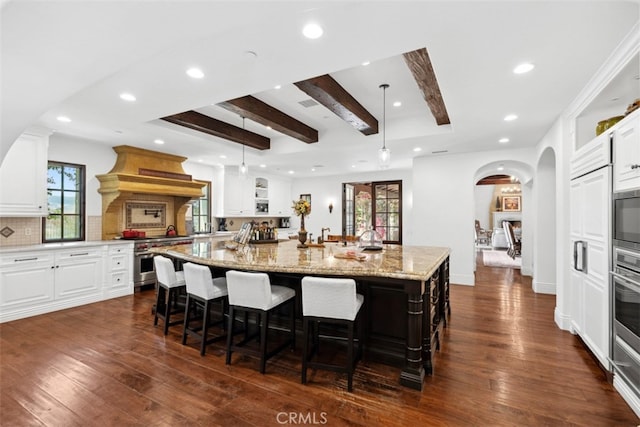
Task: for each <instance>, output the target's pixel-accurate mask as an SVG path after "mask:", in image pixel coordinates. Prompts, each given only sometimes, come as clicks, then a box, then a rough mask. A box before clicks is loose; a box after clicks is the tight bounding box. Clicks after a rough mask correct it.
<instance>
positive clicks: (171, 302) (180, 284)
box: [153, 255, 186, 335]
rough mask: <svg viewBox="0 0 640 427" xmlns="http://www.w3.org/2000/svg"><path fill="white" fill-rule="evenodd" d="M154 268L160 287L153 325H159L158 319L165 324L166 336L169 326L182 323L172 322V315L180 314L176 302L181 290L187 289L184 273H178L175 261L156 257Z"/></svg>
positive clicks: (157, 292)
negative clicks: (174, 264)
mask: <svg viewBox="0 0 640 427" xmlns="http://www.w3.org/2000/svg"><path fill="white" fill-rule="evenodd" d="M153 267H154V269H155V271H156V279H157V283H158V287H157V290H156V310H155V315H154V317H153V325H154V326H156V325H157V324H158V318H160V319H162V320H163V322H164V334H165V335H167V334H168V333H169V326H173V325H177V324H180V323H182V319H180V320H175V321H171V320H170V318H171V315H172V314H176V313H178V312H179V311H178V309H177V308H178V307H177V303H176V300H177V298H178V293H179V292H180V290H182V289H185V286H186V285H185V282H184V272H182V271H176V270H175V267H174V266H173V261H171V260H170V259H169V258H167V257H163V256H161V255H156V256H154V257H153Z"/></svg>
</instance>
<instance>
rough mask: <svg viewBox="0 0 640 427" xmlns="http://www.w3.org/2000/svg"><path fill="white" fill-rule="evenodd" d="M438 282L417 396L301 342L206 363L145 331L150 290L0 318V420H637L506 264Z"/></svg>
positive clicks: (215, 355) (376, 368)
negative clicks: (444, 297)
mask: <svg viewBox="0 0 640 427" xmlns="http://www.w3.org/2000/svg"><path fill="white" fill-rule="evenodd" d="M476 277H477V285H476V286H475V287H468V286H457V285H453V286H452V287H451V306H452V316H451V318H450V320H449V323H448V327H447V328H446V329H445V331H444V333H443V335H442V336H441V349H440V351H439V352H438V353H437V355H436V357H435V368H434V376H432V377H428V378H427V379H426V380H425V387H424V390H423V391H422V392H418V391H414V390H410V389H407V388H404V387H401V386H400V385H399V384H398V375H399V370H398V369H395V368H391V367H388V366H384V365H380V364H375V363H370V362H367V361H366V360H365V361H363V362H361V363H360V364H359V365H358V368H357V371H356V373H355V376H354V390H355V392H354V393H348V392H346V378H345V376H343V375H340V374H335V373H331V372H324V371H318V372H312V371H310V376H309V380H310V383H309V384H308V385H306V386H304V385H301V384H300V366H301V363H300V350H299V348H300V347H301V346H298V350H297V351H296V352H291V351H288V350H286V351H285V352H284V353H282V354H281V355H278V356H276V357H274V359H272V360H271V361H270V362H269V363H268V364H267V373H266V374H265V375H261V374H260V373H259V372H258V363H257V360H255V359H252V358H249V357H241V356H234V358H233V361H232V364H231V365H230V366H227V365H225V364H224V356H223V346H222V344H213V345H211V346H210V347H209V348H208V349H207V354H206V356H205V357H200V355H199V351H198V348H197V345H196V344H195V343H193V342H191V345H189V344H188V345H187V346H183V345H181V344H180V335H179V333H180V332H181V327H172V328H171V329H170V333H169V335H168V336H166V337H165V336H164V335H163V334H162V328H161V327H155V328H154V327H153V316H152V315H151V307H152V304H153V294H154V292H153V290H149V291H143V292H140V293H137V294H135V295H134V296H130V297H124V298H119V299H115V300H110V301H106V302H101V303H98V304H92V305H87V306H84V307H80V308H74V309H70V310H64V311H60V312H56V313H51V314H47V315H43V316H37V317H33V318H29V319H23V320H18V321H14V322H8V323H4V324H2V325H0V369H1V370H0V375H1V376H0V381H1V383H0V384H1V390H0V424H2V425H3V426H27V425H36V426H37V425H46V426H65V427H67V426H76V425H77V426H130V425H131V426H133V425H135V426H177V425H181V426H182V425H206V426H216V425H219V426H267V425H274V426H277V425H283V424H284V425H292V424H293V425H295V424H319V425H330V426H336V425H337V426H340V425H366V426H369V427H371V426H408V425H414V426H439V425H442V426H445V425H446V426H503V425H504V426H542V425H547V426H555V425H576V426H636V425H638V424H640V420H638V418H637V417H636V416H635V415H634V413H633V412H632V411H631V409H630V408H629V407H628V406H627V405H626V403H625V402H624V401H623V400H622V398H621V397H620V396H619V395H618V394H617V393H616V391H615V390H614V389H613V387H612V386H611V385H610V384H609V383H607V381H606V378H605V375H604V374H603V373H602V372H601V371H600V370H599V368H598V366H597V365H596V363H595V362H594V360H593V359H592V357H591V356H590V355H589V353H588V352H587V351H586V350H585V348H584V347H583V345H582V344H581V342H580V341H579V339H578V338H576V337H574V336H573V335H571V334H570V333H568V332H565V331H561V330H559V329H558V328H557V327H556V325H555V324H554V322H553V310H554V306H555V297H554V296H549V295H535V294H534V293H533V292H532V291H531V280H530V278H527V277H522V276H521V275H520V271H519V270H513V269H509V268H487V267H483V266H482V265H479V266H478V270H477V274H476Z"/></svg>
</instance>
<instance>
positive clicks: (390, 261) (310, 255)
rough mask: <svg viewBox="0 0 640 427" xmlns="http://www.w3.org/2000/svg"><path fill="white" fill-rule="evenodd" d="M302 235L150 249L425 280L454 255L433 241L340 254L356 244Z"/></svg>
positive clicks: (240, 265)
mask: <svg viewBox="0 0 640 427" xmlns="http://www.w3.org/2000/svg"><path fill="white" fill-rule="evenodd" d="M297 243H298V242H297V241H295V240H288V241H280V242H279V243H269V244H259V245H252V244H249V245H247V246H245V247H242V248H240V249H238V250H230V249H226V248H225V247H224V242H221V241H211V240H210V241H205V242H194V244H193V245H178V246H165V247H159V248H152V249H150V251H151V252H153V253H158V254H166V255H168V256H172V257H175V258H178V259H181V260H183V261H191V262H194V263H198V264H204V265H210V266H214V267H223V268H228V269H234V268H237V269H241V270H255V271H264V272H281V273H296V274H313V275H334V276H335V275H344V276H349V277H358V276H359V277H383V278H393V279H401V280H418V281H425V280H427V279H428V278H429V277H431V275H432V274H433V273H434V271H435V270H436V269H437V268H438V267H439V266H440V264H442V262H443V261H444V260H445V259H446V257H447V256H449V253H450V250H449V248H444V247H433V246H407V245H384V247H383V250H382V251H364V252H357V253H358V254H364V255H366V258H365V259H364V260H362V261H359V260H356V259H343V258H337V257H336V255H338V256H340V255H343V254H344V253H345V252H346V251H347V250H352V251H353V250H356V251H357V248H356V247H355V246H346V247H345V246H342V245H341V244H339V243H327V244H325V246H324V247H309V248H306V249H299V248H297Z"/></svg>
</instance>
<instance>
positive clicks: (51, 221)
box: [45, 215, 62, 240]
mask: <svg viewBox="0 0 640 427" xmlns="http://www.w3.org/2000/svg"><path fill="white" fill-rule="evenodd" d="M46 224H47V225H46V228H45V237H46V239H47V240H60V239H62V218H61V217H60V215H53V216H49V217H48V218H47V221H46Z"/></svg>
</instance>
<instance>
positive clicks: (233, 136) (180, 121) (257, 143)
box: [162, 110, 271, 150]
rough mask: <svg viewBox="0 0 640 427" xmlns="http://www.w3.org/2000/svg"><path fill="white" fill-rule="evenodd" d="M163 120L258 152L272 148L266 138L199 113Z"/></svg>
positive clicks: (164, 118)
mask: <svg viewBox="0 0 640 427" xmlns="http://www.w3.org/2000/svg"><path fill="white" fill-rule="evenodd" d="M162 120H164V121H167V122H169V123H173V124H176V125H180V126H184V127H187V128H189V129H193V130H197V131H199V132H204V133H207V134H209V135H213V136H217V137H218V138H223V139H228V140H229V141H233V142H237V143H238V144H244V145H246V146H247V147H252V148H257V149H258V150H268V149H269V148H271V140H270V139H269V138H267V137H266V136H262V135H258V134H257V133H253V132H250V131H248V130H245V129H242V128H239V127H237V126H233V125H230V124H229V123H225V122H222V121H220V120H217V119H214V118H213V117H209V116H206V115H204V114H200V113H198V112H197V111H193V110H190V111H185V112H184V113H178V114H174V115H172V116H167V117H162Z"/></svg>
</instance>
